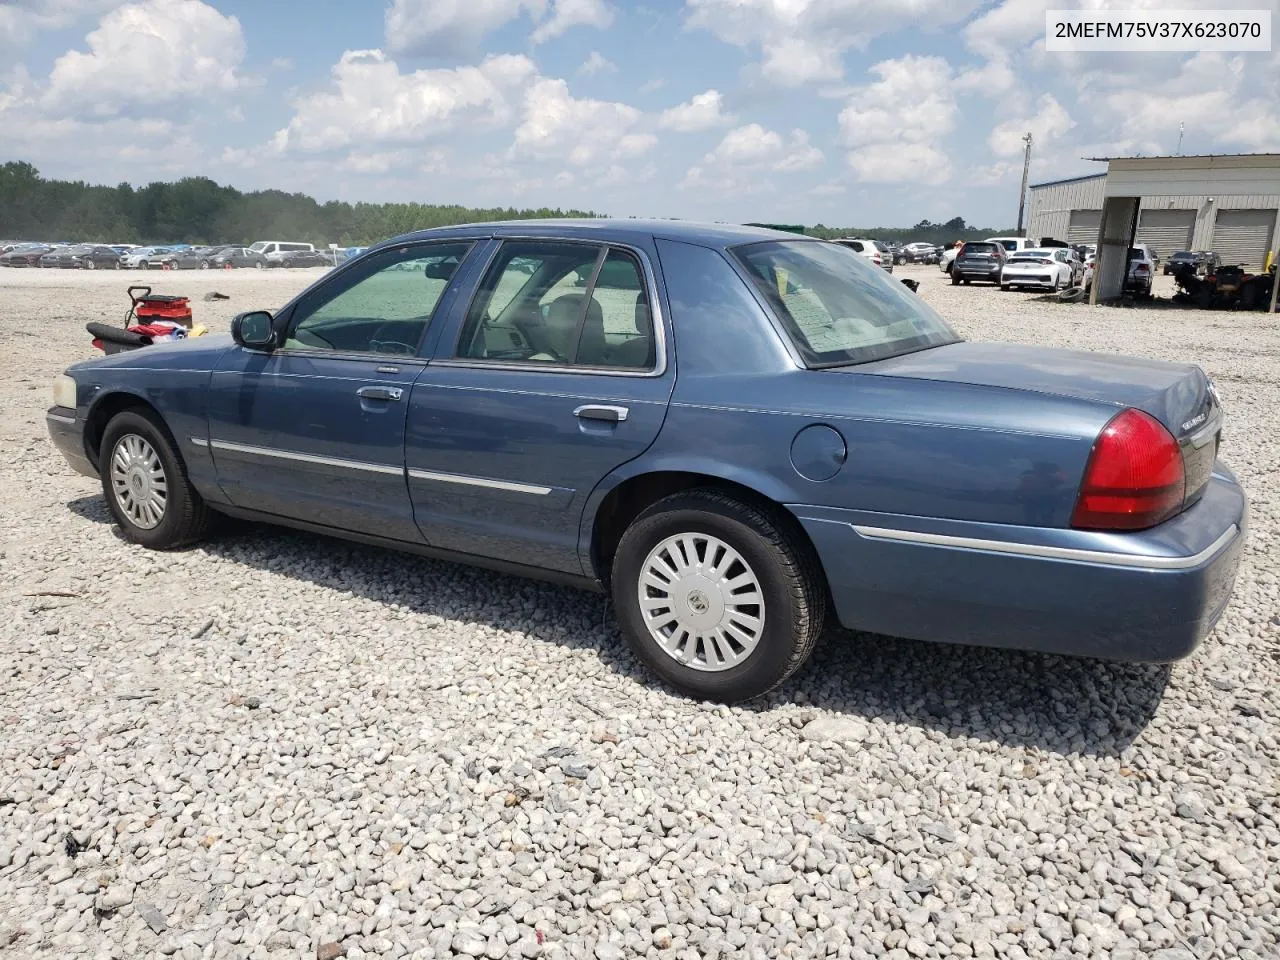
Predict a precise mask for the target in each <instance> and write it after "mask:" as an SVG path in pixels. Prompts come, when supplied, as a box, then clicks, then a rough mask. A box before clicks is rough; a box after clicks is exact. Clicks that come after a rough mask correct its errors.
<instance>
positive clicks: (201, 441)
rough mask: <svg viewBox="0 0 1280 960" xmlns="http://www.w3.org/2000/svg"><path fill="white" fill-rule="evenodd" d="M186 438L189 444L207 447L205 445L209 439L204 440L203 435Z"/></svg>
mask: <svg viewBox="0 0 1280 960" xmlns="http://www.w3.org/2000/svg"><path fill="white" fill-rule="evenodd" d="M188 439H190V441H191V445H192V446H193V447H207V446H209V441H208V440H206V439H204V438H203V437H189V438H188Z"/></svg>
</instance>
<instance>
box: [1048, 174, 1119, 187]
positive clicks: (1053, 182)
mask: <svg viewBox="0 0 1280 960" xmlns="http://www.w3.org/2000/svg"><path fill="white" fill-rule="evenodd" d="M1105 176H1106V174H1105V173H1086V174H1085V175H1084V176H1082V177H1063V178H1062V179H1061V180H1044V181H1042V182H1041V183H1033V184H1030V189H1032V190H1034V189H1035V188H1036V187H1056V186H1057V185H1058V184H1060V183H1077V182H1079V181H1080V180H1098V179H1100V178H1102V177H1105Z"/></svg>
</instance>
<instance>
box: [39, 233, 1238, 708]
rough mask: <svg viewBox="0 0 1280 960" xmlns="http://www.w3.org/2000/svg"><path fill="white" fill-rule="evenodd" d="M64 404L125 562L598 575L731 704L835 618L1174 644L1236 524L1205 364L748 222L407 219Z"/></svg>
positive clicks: (678, 660)
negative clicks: (250, 523)
mask: <svg viewBox="0 0 1280 960" xmlns="http://www.w3.org/2000/svg"><path fill="white" fill-rule="evenodd" d="M406 263H408V264H412V265H413V267H414V269H412V270H400V269H397V268H398V267H400V266H401V265H403V264H406ZM530 266H532V272H530V270H529V269H528V268H529V267H530ZM583 277H585V278H586V283H585V285H584V286H578V281H579V280H580V279H581V278H583ZM677 368H678V370H679V376H678V377H677V375H676V373H677ZM53 394H54V406H53V408H52V409H50V410H49V411H48V414H47V423H48V428H49V432H50V435H51V437H52V440H53V442H54V443H55V444H56V446H57V447H58V449H59V450H61V452H62V453H63V454H64V456H65V457H66V459H67V461H68V462H69V463H70V465H71V466H72V467H73V468H74V469H76V470H77V471H79V472H80V473H83V474H85V475H87V476H91V477H97V478H99V479H100V482H101V484H102V489H103V493H104V496H105V498H106V501H107V505H108V507H109V509H110V512H111V515H112V516H113V518H114V519H115V521H116V522H117V523H118V524H119V527H120V531H121V533H122V535H123V536H124V537H125V538H126V539H128V540H130V541H132V542H134V543H137V544H141V545H143V546H146V547H151V548H156V549H171V548H176V547H181V546H183V545H185V544H190V543H193V542H196V541H198V540H200V539H201V538H203V537H205V536H206V535H208V534H209V533H210V531H211V527H212V523H213V520H214V518H215V515H217V514H228V515H231V516H235V517H242V518H251V519H255V520H262V521H268V522H272V523H277V524H281V525H284V526H291V527H296V528H300V529H303V530H309V531H314V532H318V533H322V534H330V535H334V536H338V537H345V538H348V539H352V540H357V541H360V542H363V543H370V544H380V545H384V546H388V547H394V548H398V549H402V550H406V551H410V552H415V553H419V554H425V555H428V556H434V557H440V558H448V559H454V560H461V561H463V562H467V563H472V564H475V565H478V566H481V567H488V568H492V569H496V570H502V571H508V572H512V573H517V574H525V575H531V576H537V577H544V578H549V579H553V580H559V581H563V582H568V583H573V584H577V585H580V586H585V587H588V588H590V589H595V590H600V591H607V592H608V593H609V594H610V595H611V597H612V600H613V606H614V609H615V610H616V611H617V616H618V619H619V621H620V624H621V628H622V632H623V633H624V635H625V636H626V638H627V639H628V641H629V642H630V644H631V646H632V648H633V649H634V650H635V652H636V654H637V655H638V657H639V658H640V659H641V660H642V661H643V662H644V663H646V664H647V665H648V666H649V667H650V668H651V669H652V670H653V671H654V672H655V673H657V674H658V675H659V676H660V677H662V678H663V679H664V680H666V681H667V682H669V683H670V684H672V685H674V686H675V687H677V688H679V689H680V690H682V691H685V692H687V693H689V694H691V695H694V696H697V697H701V698H708V699H715V700H722V701H739V700H745V699H749V698H752V697H756V696H759V695H761V694H763V693H766V692H767V691H769V690H772V689H773V688H775V687H777V686H778V685H779V684H780V683H782V682H783V681H784V680H786V678H787V677H789V676H790V675H791V674H793V673H794V672H795V671H796V670H797V669H798V668H799V667H800V666H801V664H803V663H804V662H805V660H806V659H807V658H808V657H809V655H810V653H811V652H812V650H813V647H814V644H815V643H816V642H817V640H818V638H819V636H820V635H821V634H822V633H823V629H824V626H825V625H827V624H828V623H829V622H830V623H832V624H834V623H838V624H839V625H841V626H843V627H847V628H849V629H851V630H857V631H865V632H868V633H873V634H890V635H897V636H903V637H911V638H917V639H921V640H933V641H950V642H955V643H963V644H980V645H987V646H994V647H1008V648H1017V649H1031V650H1040V651H1048V652H1053V653H1060V654H1076V655H1085V656H1092V657H1104V658H1112V659H1118V660H1138V661H1169V660H1176V659H1178V658H1180V657H1183V656H1186V655H1187V654H1188V653H1190V652H1191V650H1192V649H1193V648H1194V647H1195V646H1196V645H1197V644H1198V643H1199V641H1200V640H1201V639H1202V638H1203V637H1204V636H1205V635H1206V633H1207V632H1208V631H1209V630H1210V628H1211V627H1212V626H1213V624H1214V622H1215V621H1216V620H1217V618H1218V616H1219V614H1220V613H1221V612H1222V609H1223V607H1224V606H1225V604H1226V602H1227V600H1228V597H1229V595H1230V593H1231V588H1232V583H1233V580H1234V576H1235V572H1236V567H1237V565H1238V563H1239V561H1240V555H1241V551H1242V544H1243V542H1244V537H1245V527H1246V507H1245V496H1244V494H1243V492H1242V491H1241V488H1240V486H1239V485H1238V483H1237V482H1236V480H1235V478H1234V476H1233V475H1232V473H1231V472H1230V470H1228V469H1227V467H1226V466H1224V465H1223V464H1222V463H1220V462H1219V461H1218V459H1217V451H1218V442H1219V436H1220V430H1221V425H1222V410H1221V407H1220V405H1219V402H1218V400H1217V395H1216V393H1215V390H1214V388H1213V385H1212V383H1211V382H1210V381H1209V379H1208V378H1207V377H1206V376H1205V374H1204V373H1203V371H1202V370H1201V369H1200V368H1199V367H1196V366H1193V365H1190V364H1173V363H1164V362H1158V361H1153V360H1141V359H1132V358H1125V357H1116V356H1107V355H1102V354H1092V353H1085V352H1080V351H1071V350H1059V349H1050V348H1045V347H1034V346H1019V345H1013V344H997V343H993V344H983V343H968V342H965V341H963V340H962V339H961V338H960V337H959V336H958V335H957V334H956V333H955V332H954V331H953V330H952V329H951V328H950V327H949V326H948V325H947V324H946V323H945V322H944V321H943V319H942V318H941V317H940V316H938V314H937V313H935V312H934V311H933V310H932V309H931V308H930V307H929V305H928V304H927V303H925V302H924V301H923V300H922V299H921V298H920V297H918V296H916V295H914V294H913V293H911V292H910V291H908V290H906V289H904V287H903V286H902V284H900V283H895V282H894V281H893V280H892V279H891V278H889V277H887V276H886V275H885V274H884V271H883V270H881V269H880V268H878V267H876V266H874V265H873V264H871V263H870V262H869V261H868V260H867V259H866V258H865V257H863V256H861V255H859V254H857V253H855V252H854V251H852V250H849V249H847V248H843V247H841V246H840V245H838V244H834V243H828V242H824V241H821V240H817V239H806V238H800V237H796V236H794V235H791V234H785V233H780V232H776V231H772V230H765V229H759V228H751V227H738V226H731V225H724V224H716V225H699V224H694V223H688V222H682V221H666V220H656V221H643V220H614V221H611V220H604V219H600V220H581V221H573V220H557V221H536V220H529V221H520V222H510V223H496V224H493V223H491V224H479V225H471V226H458V227H446V228H440V229H436V230H428V231H424V232H421V233H415V234H411V235H408V236H404V237H400V238H397V239H395V240H391V241H388V242H385V243H382V244H380V245H378V246H377V247H374V248H372V249H371V250H369V251H368V252H366V253H365V254H363V255H362V256H359V257H357V258H355V259H353V260H351V261H349V262H347V263H345V264H343V265H342V266H340V267H338V268H337V269H335V270H334V271H332V272H331V273H328V274H326V275H325V276H324V277H323V278H322V279H320V280H318V281H317V282H316V283H314V284H312V285H310V286H309V287H308V288H307V289H306V290H304V291H303V292H302V293H300V294H299V295H298V296H296V297H295V298H294V299H293V300H292V301H290V302H289V303H288V304H286V305H285V306H284V307H283V308H282V309H280V310H279V311H277V312H275V313H272V312H270V311H266V310H254V311H250V312H246V313H241V314H240V315H238V316H237V317H236V318H235V319H234V320H233V321H232V326H231V335H230V336H229V337H228V336H213V335H208V336H204V337H199V338H196V339H188V340H185V341H182V342H179V343H176V344H157V345H154V346H147V347H145V348H144V349H139V350H134V351H130V352H127V353H121V354H117V355H115V356H111V357H102V358H99V359H95V360H89V361H86V362H82V363H78V364H75V365H73V366H72V367H70V368H68V369H67V370H66V372H65V373H64V374H62V375H61V376H59V377H58V378H57V379H56V381H55V383H54V389H53ZM493 586H494V588H495V589H500V588H501V582H500V581H495V582H494V584H493ZM860 642H871V643H874V642H875V641H874V639H863V640H862V641H860Z"/></svg>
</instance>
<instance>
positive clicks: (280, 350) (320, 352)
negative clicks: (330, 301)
mask: <svg viewBox="0 0 1280 960" xmlns="http://www.w3.org/2000/svg"><path fill="white" fill-rule="evenodd" d="M458 243H465V244H466V245H467V249H466V252H464V253H463V255H462V256H461V257H460V258H459V260H458V266H457V267H456V268H454V271H453V275H452V276H450V277H449V282H448V283H446V284H445V286H444V289H443V290H441V291H440V298H439V299H438V300H436V303H435V307H434V308H432V311H431V314H430V316H428V317H427V322H426V323H425V324H424V325H423V327H422V333H420V334H419V335H418V342H417V343H416V344H415V345H414V348H413V353H412V354H398V353H378V352H376V351H373V350H325V349H324V348H323V347H285V346H284V345H283V344H282V345H281V346H279V347H277V348H276V349H275V350H273V351H269V352H270V353H273V354H283V355H285V356H289V357H303V356H305V357H328V358H329V359H331V360H368V359H370V358H371V357H376V358H381V359H382V360H383V361H384V362H386V363H387V364H392V363H412V362H414V361H417V362H419V363H421V364H423V365H425V364H426V363H427V362H428V360H427V359H426V358H424V357H422V356H420V354H421V352H422V344H423V343H424V342H425V341H426V338H427V333H428V331H429V330H430V329H431V322H432V321H433V320H434V319H435V314H436V310H439V309H440V304H442V303H443V302H444V298H445V296H446V295H448V293H449V288H450V287H452V286H453V284H454V282H455V278H456V277H457V276H458V273H459V271H461V270H462V265H463V264H464V263H466V261H467V258H468V257H470V256H471V254H472V252H473V251H474V250H475V248H476V245H477V244H478V243H479V241H477V240H475V239H466V238H464V239H455V238H450V239H448V240H429V241H425V242H421V241H420V242H416V243H406V244H403V246H405V247H409V248H412V249H417V248H419V247H433V246H442V245H444V244H458ZM400 246H402V245H401V244H391V245H389V246H388V247H386V248H384V249H383V250H382V251H379V252H380V253H383V252H386V250H394V249H396V248H398V247H400ZM406 259H413V258H412V257H409V258H406ZM370 276H374V274H370ZM325 279H330V278H327V277H326V278H325ZM365 279H366V280H367V279H369V278H368V277H366V278H365ZM360 282H363V281H360ZM348 289H353V288H348ZM307 292H310V291H304V294H303V295H304V296H305V294H306V293H307ZM297 311H298V303H297V302H295V303H292V304H290V305H289V318H288V322H287V323H285V325H284V329H285V332H284V341H285V342H287V341H288V339H289V334H290V333H292V332H293V331H294V330H296V329H297V320H296V319H295V316H296V314H297ZM282 312H283V311H282ZM254 352H255V353H265V352H268V351H254Z"/></svg>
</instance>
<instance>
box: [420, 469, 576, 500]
mask: <svg viewBox="0 0 1280 960" xmlns="http://www.w3.org/2000/svg"><path fill="white" fill-rule="evenodd" d="M409 476H410V477H411V478H412V479H414V480H438V481H439V482H441V483H460V484H464V485H466V486H470V487H487V488H489V489H490V490H510V491H511V492H512V493H529V494H533V495H535V496H539V497H545V496H546V495H547V494H549V493H550V492H551V490H552V488H551V487H543V486H539V485H538V484H535V483H516V482H515V481H514V480H490V479H489V478H488V477H473V476H470V475H468V474H465V473H440V472H439V471H436V470H418V469H410V470H409Z"/></svg>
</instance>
